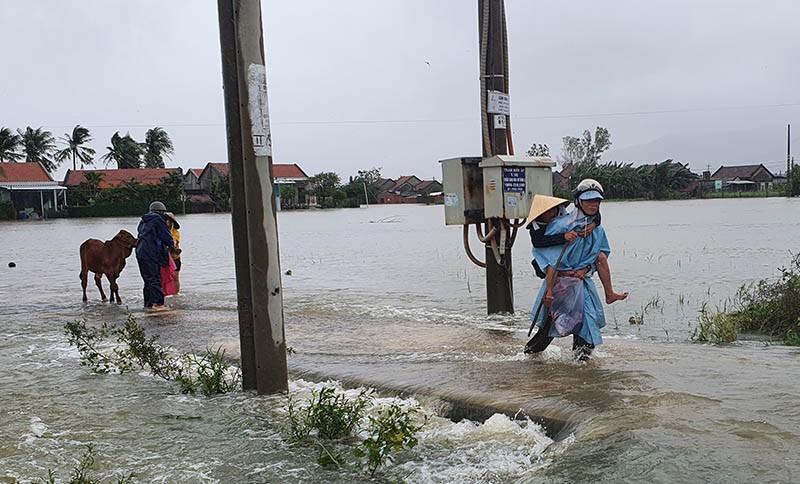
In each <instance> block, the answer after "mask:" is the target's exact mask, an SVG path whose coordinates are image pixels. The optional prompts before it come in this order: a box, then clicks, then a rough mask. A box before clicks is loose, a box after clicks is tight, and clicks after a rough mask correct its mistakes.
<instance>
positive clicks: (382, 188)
mask: <svg viewBox="0 0 800 484" xmlns="http://www.w3.org/2000/svg"><path fill="white" fill-rule="evenodd" d="M377 186H378V193H386V192H389V191H391V189H392V188H394V180H392V179H391V178H381V179H380V180H378V183H377Z"/></svg>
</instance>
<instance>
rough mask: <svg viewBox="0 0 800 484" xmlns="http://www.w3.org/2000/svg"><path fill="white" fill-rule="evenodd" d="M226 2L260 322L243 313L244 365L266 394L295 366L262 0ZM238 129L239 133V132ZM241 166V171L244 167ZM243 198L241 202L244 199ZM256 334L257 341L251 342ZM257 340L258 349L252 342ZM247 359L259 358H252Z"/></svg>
mask: <svg viewBox="0 0 800 484" xmlns="http://www.w3.org/2000/svg"><path fill="white" fill-rule="evenodd" d="M218 5H219V15H220V42H221V50H222V55H223V68H226V67H227V68H228V70H229V71H230V70H231V69H230V67H231V64H233V66H235V72H236V75H235V79H236V86H237V87H236V88H234V87H230V88H229V87H228V82H231V81H232V80H233V78H234V77H233V75H232V74H231V73H230V72H228V73H227V75H226V76H225V81H226V84H225V86H226V95H225V100H226V120H228V119H230V120H231V121H232V122H233V126H231V125H229V126H228V135H229V153H230V152H231V151H233V154H234V155H235V154H236V150H237V149H238V150H239V151H238V154H239V159H241V165H240V166H235V165H236V164H237V160H236V158H235V157H233V156H232V157H231V160H230V161H231V166H230V168H231V198H232V203H233V204H234V206H233V210H234V211H235V212H234V213H235V215H234V235H235V236H236V234H237V232H238V233H239V237H244V238H245V241H246V243H247V253H246V254H241V257H247V262H248V270H249V282H250V292H249V296H250V305H251V306H250V307H251V311H252V319H251V320H252V325H251V326H250V327H248V322H247V321H244V326H245V327H244V331H242V330H241V325H242V314H240V339H241V340H242V341H243V347H242V364H243V370H242V371H243V373H244V365H245V364H250V365H253V366H254V369H255V371H254V379H255V381H254V382H253V381H248V384H249V385H252V384H253V383H255V385H254V387H255V389H256V390H257V391H258V393H260V394H265V393H276V392H280V391H286V390H287V389H288V375H287V373H288V372H287V364H286V340H285V337H284V326H283V293H282V286H281V275H280V261H279V249H278V225H277V219H276V214H275V193H274V190H273V181H272V148H271V143H272V142H271V136H270V130H269V111H268V103H267V78H266V64H265V60H264V48H263V34H262V22H261V4H260V2H259V1H258V0H227V1H226V0H218ZM231 32H233V39H234V41H235V43H234V45H233V46H231V45H230V43H229V42H230V33H231ZM226 34H227V35H228V37H227V38H226ZM234 90H235V94H234V92H233V91H234ZM234 96H235V98H236V99H234V98H233V97H234ZM234 101H235V104H234ZM228 107H231V108H232V109H228ZM234 112H235V113H236V115H238V119H239V123H238V126H236V123H235V120H233V119H232V118H233V117H234ZM237 127H238V131H239V133H238V134H239V136H238V138H237V137H236V136H235V134H236V133H234V132H233V131H236V128H237ZM232 128H233V129H232ZM237 168H241V171H240V172H239V173H236V170H237ZM234 174H236V178H237V179H239V178H241V183H236V182H234ZM240 175H241V176H240ZM242 188H243V190H242ZM234 193H236V195H234ZM242 195H243V197H242ZM237 198H238V199H239V200H240V201H238V202H237V201H236V200H237ZM242 198H243V200H242ZM236 211H238V214H236ZM242 214H244V215H245V220H246V224H245V225H246V234H243V233H242V231H241V230H237V225H236V223H237V220H240V219H237V217H238V216H240V215H242ZM241 245H243V243H242V242H241V241H240V247H236V249H237V250H238V249H240V248H241ZM238 259H239V255H238V254H237V292H238V291H239V290H240V281H239V277H238V273H239V271H240V269H242V270H243V272H248V271H247V270H244V268H243V267H242V266H243V264H240V263H238ZM242 285H244V284H242ZM239 297H240V299H239V301H240V303H241V302H242V299H244V298H246V297H247V295H246V294H244V295H242V294H240V295H239ZM245 316H246V315H245ZM248 332H250V333H251V334H248ZM250 339H251V340H252V343H251V342H250V341H248V340H250ZM250 345H252V347H249V348H248V347H246V346H250ZM246 354H247V356H246ZM246 358H247V359H250V360H251V361H248V362H246V361H245V359H246ZM244 384H245V382H244V376H243V385H244ZM250 388H252V386H250Z"/></svg>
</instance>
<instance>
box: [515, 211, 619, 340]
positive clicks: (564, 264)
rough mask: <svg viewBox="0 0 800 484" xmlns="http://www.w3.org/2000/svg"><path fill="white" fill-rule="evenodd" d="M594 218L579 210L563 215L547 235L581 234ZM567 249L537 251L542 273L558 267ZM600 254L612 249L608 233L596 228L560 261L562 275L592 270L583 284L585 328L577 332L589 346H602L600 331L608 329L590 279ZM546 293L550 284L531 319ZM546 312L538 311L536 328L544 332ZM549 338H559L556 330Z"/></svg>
mask: <svg viewBox="0 0 800 484" xmlns="http://www.w3.org/2000/svg"><path fill="white" fill-rule="evenodd" d="M592 220H593V217H587V216H586V215H585V214H584V213H583V212H582V211H581V210H580V209H575V210H573V211H572V212H570V213H567V214H564V215H560V216H558V217H556V218H555V219H553V221H551V222H550V223H549V224H548V226H547V230H546V231H545V235H553V234H563V233H566V232H569V231H570V230H575V231H576V232H579V231H580V230H582V229H583V228H584V227H585V226H586V225H588V224H591V223H592ZM562 249H564V246H563V245H560V246H555V247H544V248H534V249H533V257H534V258H535V259H536V263H537V264H539V267H541V268H542V270H545V271H546V268H547V267H549V266H553V267H555V264H556V261H558V256H559V254H561V250H562ZM601 252H605V254H606V256H608V255H610V254H611V247H610V246H609V244H608V239H607V238H606V233H605V230H603V227H602V226H601V227H597V228H595V229H594V230H593V231H592V233H591V235H589V236H588V237H578V238H577V239H576V240H575V241H574V242H572V243H571V244H568V245H567V247H566V249H564V255H563V256H562V257H561V262H559V264H558V267H557V269H558V270H560V271H571V270H578V269H582V268H585V267H591V269H590V270H589V272H588V273H587V274H586V277H585V278H584V280H583V286H584V287H583V289H584V291H583V294H584V303H583V324H582V326H581V329H580V330H579V331H578V336H580V337H581V338H583V339H584V340H586V342H587V343H589V344H592V345H600V344H602V343H603V338H602V336H601V335H600V328H602V327H604V326H605V325H606V318H605V314H604V313H603V303H602V301H601V300H600V296H599V295H598V293H597V289H596V288H595V285H594V282H593V281H592V278H591V276H592V275H594V273H595V270H596V268H595V261H597V257H598V256H599V255H600V253H601ZM546 291H547V282H546V281H545V282H543V283H542V287H541V289H539V294H538V296H537V297H536V301H535V302H534V304H533V311H532V312H531V319H533V317H534V315H535V314H536V308H538V307H539V304H540V302H541V300H542V298H543V297H544V294H545V292H546ZM547 312H548V310H547V308H545V307H542V310H541V311H539V317H538V318H537V320H536V326H538V327H539V328H541V327H542V326H543V325H544V321H545V318H546V316H547ZM548 336H551V337H554V338H558V337H560V336H561V335H560V334H558V331H557V330H556V328H555V326H554V325H553V326H551V327H550V333H549V334H548Z"/></svg>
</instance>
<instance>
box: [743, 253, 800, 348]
mask: <svg viewBox="0 0 800 484" xmlns="http://www.w3.org/2000/svg"><path fill="white" fill-rule="evenodd" d="M780 272H781V275H780V277H779V278H778V279H777V280H776V281H769V280H761V281H758V282H757V283H753V284H750V285H746V286H742V287H741V288H739V291H738V293H737V295H736V296H737V304H738V308H739V311H738V313H737V319H738V320H739V322H740V325H741V328H742V329H745V330H750V331H755V332H758V333H763V334H768V335H771V336H778V337H780V338H783V339H784V340H785V341H786V342H789V340H792V341H794V339H795V338H794V337H792V336H790V334H795V335H796V334H797V333H798V332H800V253H798V254H796V255H794V256H792V261H791V264H790V265H789V267H782V268H780Z"/></svg>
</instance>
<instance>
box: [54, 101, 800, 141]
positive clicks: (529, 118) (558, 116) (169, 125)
mask: <svg viewBox="0 0 800 484" xmlns="http://www.w3.org/2000/svg"><path fill="white" fill-rule="evenodd" d="M789 107H800V102H796V103H779V104H750V105H739V106H716V107H692V108H679V109H654V110H649V111H616V112H614V111H612V112H605V113H602V112H601V113H572V114H543V115H539V116H524V115H523V116H514V117H513V119H514V120H523V121H533V120H540V119H571V118H596V117H625V116H650V115H662V114H680V113H696V112H714V111H736V110H747V109H777V108H789ZM473 121H474V120H473V119H471V118H440V119H436V118H434V119H343V120H308V121H281V122H274V123H272V125H273V126H314V125H322V126H327V125H348V124H354V125H369V124H425V123H472V122H473ZM40 124H43V125H45V126H50V127H53V128H64V127H68V128H71V127H72V126H74V123H72V124H47V123H40ZM85 126H86V127H89V128H114V129H129V128H152V127H153V126H161V127H165V128H214V127H224V126H225V125H224V124H223V123H155V124H123V123H120V124H86V125H85ZM798 138H800V137H798ZM798 138H795V140H796V139H798ZM795 140H793V141H795Z"/></svg>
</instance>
